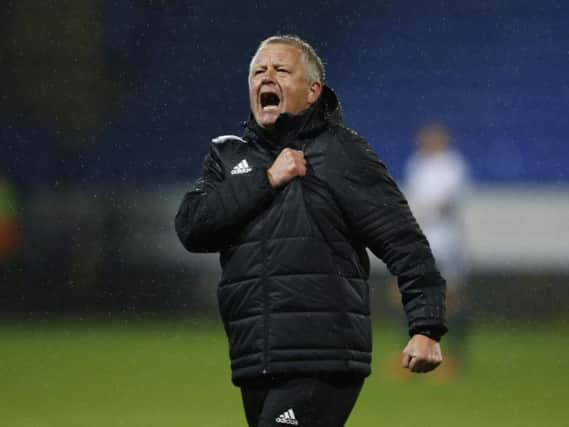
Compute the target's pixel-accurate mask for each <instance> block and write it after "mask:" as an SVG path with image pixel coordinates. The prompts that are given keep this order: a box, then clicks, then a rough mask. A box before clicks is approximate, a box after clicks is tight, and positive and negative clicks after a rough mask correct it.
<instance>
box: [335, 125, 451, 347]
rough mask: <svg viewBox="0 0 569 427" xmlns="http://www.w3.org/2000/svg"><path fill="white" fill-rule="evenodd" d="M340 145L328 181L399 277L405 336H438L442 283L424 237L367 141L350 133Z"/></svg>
mask: <svg viewBox="0 0 569 427" xmlns="http://www.w3.org/2000/svg"><path fill="white" fill-rule="evenodd" d="M341 146H342V149H341V151H342V153H341V154H342V155H337V156H335V159H331V160H330V162H331V164H332V165H333V166H331V167H330V169H329V170H330V171H331V176H330V181H329V182H330V184H331V185H332V187H333V191H334V192H335V194H336V198H337V199H338V202H339V203H340V206H341V208H342V210H343V211H344V215H345V217H346V218H347V220H348V222H349V225H350V228H351V229H352V230H353V232H354V234H355V237H356V239H357V240H358V241H359V242H361V243H363V245H364V246H366V247H368V248H369V249H370V250H371V251H372V252H373V253H374V254H375V255H376V256H377V257H379V258H380V259H381V260H383V261H384V262H385V264H386V265H387V268H388V269H389V271H390V272H391V273H392V274H393V275H395V276H397V279H398V285H399V290H400V291H401V297H402V302H403V306H404V308H405V312H406V315H407V319H408V324H409V334H410V335H411V336H412V335H414V334H417V333H423V334H425V335H429V336H431V337H433V338H435V339H439V338H440V337H441V336H442V335H444V334H445V333H446V331H447V326H446V319H445V311H446V305H445V295H446V282H445V280H444V279H443V278H442V277H441V275H440V273H439V271H438V269H437V267H436V265H435V260H434V258H433V255H432V252H431V249H430V247H429V243H428V242H427V239H426V238H425V236H424V234H423V232H422V231H421V229H420V227H419V225H418V224H417V222H416V220H415V218H414V216H413V214H412V213H411V211H410V209H409V206H408V204H407V201H406V200H405V197H404V196H403V194H402V193H401V191H400V190H399V188H398V187H397V184H396V183H395V182H394V181H393V179H392V178H391V176H390V175H389V173H388V171H387V169H386V167H385V165H384V164H383V163H382V162H380V161H379V160H378V158H377V156H376V154H375V152H374V151H373V149H372V148H371V147H370V146H369V144H368V143H367V142H366V141H365V140H363V139H362V138H361V137H359V136H356V135H351V137H350V138H349V139H348V140H347V141H345V142H344V143H343V144H341ZM337 159H342V160H337ZM334 163H336V165H334Z"/></svg>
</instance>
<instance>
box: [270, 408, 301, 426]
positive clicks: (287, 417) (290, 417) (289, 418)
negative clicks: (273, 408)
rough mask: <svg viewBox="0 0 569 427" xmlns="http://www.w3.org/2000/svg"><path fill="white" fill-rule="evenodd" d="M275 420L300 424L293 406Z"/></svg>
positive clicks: (294, 424)
mask: <svg viewBox="0 0 569 427" xmlns="http://www.w3.org/2000/svg"><path fill="white" fill-rule="evenodd" d="M275 421H276V422H277V423H281V424H290V425H293V426H297V425H298V420H297V419H296V417H295V416H294V412H293V410H292V408H291V409H289V410H287V411H285V412H283V413H282V414H280V415H279V416H278V417H277V418H275Z"/></svg>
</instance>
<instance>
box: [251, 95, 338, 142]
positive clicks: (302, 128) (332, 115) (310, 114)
mask: <svg viewBox="0 0 569 427" xmlns="http://www.w3.org/2000/svg"><path fill="white" fill-rule="evenodd" d="M341 124H343V117H342V109H341V107H340V103H339V101H338V98H337V96H336V94H335V93H334V91H333V90H332V89H331V88H330V87H328V86H326V85H324V86H323V88H322V94H321V95H320V98H318V100H317V101H316V102H315V103H314V104H313V105H312V106H311V107H310V108H308V109H307V110H306V111H304V112H303V113H301V114H298V115H294V114H290V113H283V114H281V115H280V116H279V117H278V118H277V121H276V123H275V126H274V127H273V128H271V129H264V128H262V127H261V126H259V124H258V123H257V122H256V121H255V118H254V117H253V114H252V113H251V114H250V115H249V120H247V121H246V122H244V127H245V131H244V135H243V136H244V137H245V138H246V139H252V140H259V142H265V141H266V142H268V143H269V144H270V145H272V146H276V147H284V146H286V145H287V144H288V143H289V142H291V141H293V140H298V139H303V138H309V137H311V136H315V135H317V134H319V133H321V132H322V131H324V130H325V129H326V128H328V127H330V126H334V125H341Z"/></svg>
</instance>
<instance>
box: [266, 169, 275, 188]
mask: <svg viewBox="0 0 569 427" xmlns="http://www.w3.org/2000/svg"><path fill="white" fill-rule="evenodd" d="M267 179H268V180H269V184H270V185H271V187H273V188H276V187H277V186H276V184H275V180H274V178H273V175H272V174H271V170H270V169H267Z"/></svg>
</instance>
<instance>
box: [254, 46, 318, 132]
mask: <svg viewBox="0 0 569 427" xmlns="http://www.w3.org/2000/svg"><path fill="white" fill-rule="evenodd" d="M321 91H322V84H321V83H320V82H313V83H311V84H309V82H308V81H307V77H306V70H305V67H304V63H303V61H302V53H301V51H300V50H299V49H298V48H296V47H294V46H290V45H286V44H278V43H273V44H268V45H266V46H264V47H263V48H262V49H261V50H259V51H258V52H257V55H256V56H255V58H254V60H253V64H252V67H251V76H250V79H249V101H250V104H251V111H252V112H253V116H254V117H255V120H256V121H257V123H258V124H259V126H261V127H263V128H270V127H272V126H274V124H275V122H276V121H277V118H278V117H279V115H280V114H282V113H291V114H300V113H302V112H303V111H304V110H306V109H307V108H308V107H310V106H311V105H312V104H314V103H315V102H316V101H317V100H318V97H319V96H320V93H321Z"/></svg>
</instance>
